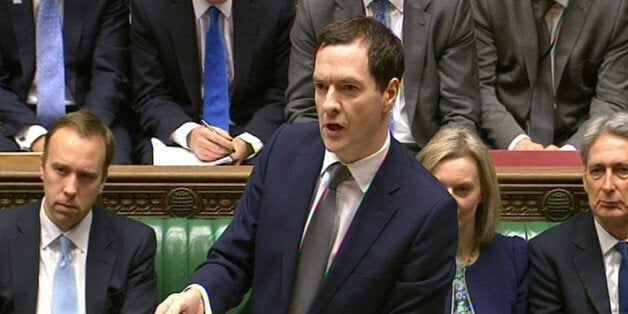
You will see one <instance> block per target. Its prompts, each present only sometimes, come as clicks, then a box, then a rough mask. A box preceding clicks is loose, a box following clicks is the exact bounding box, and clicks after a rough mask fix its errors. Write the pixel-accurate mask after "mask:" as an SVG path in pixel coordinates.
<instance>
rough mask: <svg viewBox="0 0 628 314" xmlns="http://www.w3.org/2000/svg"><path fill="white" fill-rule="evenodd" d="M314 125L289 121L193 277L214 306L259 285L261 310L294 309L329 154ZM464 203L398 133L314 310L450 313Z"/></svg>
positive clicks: (231, 302) (256, 299)
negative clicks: (304, 243) (306, 235)
mask: <svg viewBox="0 0 628 314" xmlns="http://www.w3.org/2000/svg"><path fill="white" fill-rule="evenodd" d="M323 155H324V146H323V143H322V141H321V138H320V135H319V130H318V128H317V125H316V124H315V123H308V124H303V123H299V124H288V125H285V126H283V127H281V128H280V129H279V130H278V131H277V132H276V133H275V136H274V137H273V138H272V139H271V140H270V141H269V142H268V143H267V145H266V146H265V148H264V149H263V150H262V153H261V154H260V156H259V159H258V162H257V164H256V165H255V168H254V170H253V173H252V175H251V178H250V180H249V183H248V184H247V189H246V192H245V194H244V197H243V198H242V200H241V201H240V202H239V203H238V208H237V210H236V214H235V217H234V219H233V223H232V224H231V225H230V226H229V228H228V229H227V230H226V231H225V232H224V233H223V235H222V237H221V238H220V240H218V242H216V243H215V244H214V245H213V246H212V248H211V251H210V252H209V258H208V260H207V261H206V262H205V263H204V264H203V265H202V266H200V267H199V269H198V270H197V271H196V273H195V274H194V275H193V276H192V278H191V279H190V280H191V282H193V283H199V284H201V285H203V286H204V287H205V288H206V289H207V290H208V292H209V295H210V299H211V306H212V310H213V311H214V313H223V312H224V311H225V310H226V309H228V308H230V307H233V306H236V305H237V304H238V303H239V302H240V300H241V298H242V296H243V295H244V293H245V292H246V291H247V290H248V289H249V287H252V293H251V299H250V303H249V304H248V309H249V310H251V311H252V312H253V313H266V312H272V313H287V311H288V307H289V304H290V299H291V293H292V287H293V284H294V277H295V271H296V265H297V260H298V256H299V246H300V242H301V235H302V233H303V228H304V225H305V222H306V219H307V216H308V212H309V207H310V202H311V200H312V195H313V192H314V189H315V187H316V182H317V178H318V176H319V174H320V169H321V166H322V162H323ZM456 209H457V205H456V202H455V201H454V199H453V198H451V197H450V195H449V194H448V193H447V191H446V190H445V189H444V188H443V187H442V185H441V184H440V183H439V182H438V181H437V180H436V179H435V178H434V177H433V176H432V175H431V174H430V173H429V172H428V171H427V170H425V168H423V167H422V166H421V165H420V164H419V163H418V162H417V161H416V159H415V158H414V156H412V154H410V153H409V152H408V150H407V149H406V148H405V147H403V146H402V145H401V144H399V142H396V141H394V140H393V141H392V143H391V146H390V150H389V152H388V155H387V156H386V159H385V161H384V162H383V163H382V165H381V166H380V168H379V169H378V171H377V173H376V174H375V177H374V178H373V181H372V183H371V184H370V187H369V189H368V191H367V192H366V193H365V195H364V198H363V200H362V202H361V204H360V207H359V208H358V210H357V212H356V214H355V217H354V218H353V221H352V222H351V225H350V227H349V231H347V234H346V236H345V237H344V240H343V245H342V248H341V249H340V250H339V251H338V254H337V255H336V257H335V259H334V261H333V263H332V265H331V266H330V269H329V273H328V275H327V277H326V279H325V282H323V283H322V286H321V289H320V291H319V293H318V295H317V297H316V299H315V300H314V301H313V304H314V309H313V310H312V312H313V313H382V312H385V313H391V312H406V313H443V311H444V305H445V296H446V294H447V291H448V289H449V287H450V284H451V280H452V279H453V274H454V270H455V261H454V255H455V251H456V243H457V238H458V237H457V220H456V212H457V210H456Z"/></svg>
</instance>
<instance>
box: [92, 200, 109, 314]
mask: <svg viewBox="0 0 628 314" xmlns="http://www.w3.org/2000/svg"><path fill="white" fill-rule="evenodd" d="M102 210H103V209H99V208H94V210H93V218H92V227H91V230H90V232H89V246H88V249H87V265H86V270H85V273H86V274H85V276H86V278H85V308H86V310H87V313H104V312H105V311H106V308H105V305H106V299H102V296H107V295H108V294H107V287H108V286H109V279H110V278H111V275H112V273H113V267H114V265H115V261H116V254H115V253H113V252H112V251H111V250H109V246H110V245H111V244H112V243H113V238H112V235H111V234H110V233H109V230H110V229H109V226H108V222H107V220H105V219H104V217H103V216H102V212H101V211H102ZM99 297H100V298H99Z"/></svg>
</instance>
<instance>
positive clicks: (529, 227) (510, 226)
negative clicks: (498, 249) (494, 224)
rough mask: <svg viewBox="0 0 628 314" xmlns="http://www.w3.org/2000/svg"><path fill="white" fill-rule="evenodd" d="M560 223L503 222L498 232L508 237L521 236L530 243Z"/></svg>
mask: <svg viewBox="0 0 628 314" xmlns="http://www.w3.org/2000/svg"><path fill="white" fill-rule="evenodd" d="M559 223H560V222H550V221H501V222H500V223H499V227H498V232H499V233H501V234H503V235H507V236H519V237H522V238H524V239H526V240H528V241H529V240H531V239H532V238H534V237H536V236H537V235H539V234H540V233H541V232H543V231H545V230H547V229H549V228H551V227H553V226H555V225H557V224H559Z"/></svg>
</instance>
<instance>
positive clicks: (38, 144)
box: [31, 135, 46, 152]
mask: <svg viewBox="0 0 628 314" xmlns="http://www.w3.org/2000/svg"><path fill="white" fill-rule="evenodd" d="M44 144H46V136H44V135H42V136H40V137H38V138H37V139H36V140H35V141H34V142H33V144H32V145H31V151H33V152H43V151H44Z"/></svg>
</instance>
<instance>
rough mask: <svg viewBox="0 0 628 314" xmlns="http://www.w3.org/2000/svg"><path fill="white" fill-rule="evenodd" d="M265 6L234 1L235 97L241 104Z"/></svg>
mask: <svg viewBox="0 0 628 314" xmlns="http://www.w3.org/2000/svg"><path fill="white" fill-rule="evenodd" d="M262 13H263V8H259V7H258V4H257V2H254V1H251V0H238V1H233V11H232V15H233V46H232V47H233V72H234V73H233V84H234V86H233V98H232V100H231V103H232V104H239V103H240V102H241V101H242V97H244V90H245V89H246V86H247V81H248V77H249V71H250V69H251V63H252V62H253V52H255V45H256V43H257V31H258V29H259V28H258V24H259V21H260V19H261V18H262V17H261V16H260V14H262Z"/></svg>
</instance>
